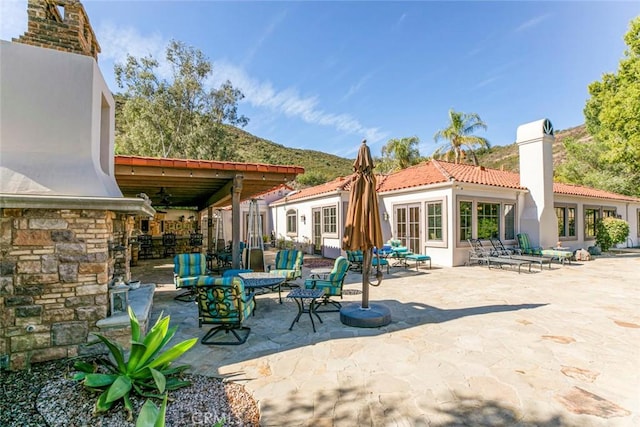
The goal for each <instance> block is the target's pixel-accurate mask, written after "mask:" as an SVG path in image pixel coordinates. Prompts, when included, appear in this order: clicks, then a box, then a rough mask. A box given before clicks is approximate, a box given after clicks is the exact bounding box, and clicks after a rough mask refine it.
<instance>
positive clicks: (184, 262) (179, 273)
mask: <svg viewBox="0 0 640 427" xmlns="http://www.w3.org/2000/svg"><path fill="white" fill-rule="evenodd" d="M209 273H210V271H209V269H207V257H206V256H205V255H204V254H178V255H176V256H175V257H174V258H173V283H174V284H175V285H176V288H177V289H182V290H184V291H183V292H182V293H180V294H178V295H177V296H176V297H175V298H174V299H175V300H177V301H182V302H191V301H193V300H194V299H195V294H196V291H195V289H194V286H195V285H196V283H197V281H198V278H199V277H201V276H206V275H207V274H209Z"/></svg>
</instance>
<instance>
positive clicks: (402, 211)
mask: <svg viewBox="0 0 640 427" xmlns="http://www.w3.org/2000/svg"><path fill="white" fill-rule="evenodd" d="M395 222H396V224H395V231H396V232H395V238H396V239H398V240H400V241H401V242H402V244H403V245H404V246H406V247H407V248H409V250H410V251H411V252H413V253H414V254H419V253H421V247H420V205H419V204H416V205H400V206H395Z"/></svg>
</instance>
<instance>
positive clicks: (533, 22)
mask: <svg viewBox="0 0 640 427" xmlns="http://www.w3.org/2000/svg"><path fill="white" fill-rule="evenodd" d="M548 17H549V15H540V16H536V17H535V18H531V19H529V20H527V21H525V22H523V23H522V24H520V25H519V26H518V27H517V28H516V29H515V32H516V33H519V32H521V31H524V30H528V29H530V28H534V27H537V26H538V25H539V24H540V23H541V22H542V21H544V20H545V19H547V18H548Z"/></svg>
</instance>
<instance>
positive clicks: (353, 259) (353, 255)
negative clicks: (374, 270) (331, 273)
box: [345, 250, 364, 272]
mask: <svg viewBox="0 0 640 427" xmlns="http://www.w3.org/2000/svg"><path fill="white" fill-rule="evenodd" d="M345 252H346V253H347V260H348V261H349V270H352V271H358V272H362V262H363V260H364V255H363V254H362V251H360V250H355V251H349V250H347V251H345Z"/></svg>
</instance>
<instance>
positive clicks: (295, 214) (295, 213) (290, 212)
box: [285, 209, 298, 236]
mask: <svg viewBox="0 0 640 427" xmlns="http://www.w3.org/2000/svg"><path fill="white" fill-rule="evenodd" d="M285 218H286V219H285V231H286V234H287V236H297V235H298V211H297V209H287V211H286V213H285ZM291 218H293V221H291ZM291 225H293V230H291V228H290V226H291Z"/></svg>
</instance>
